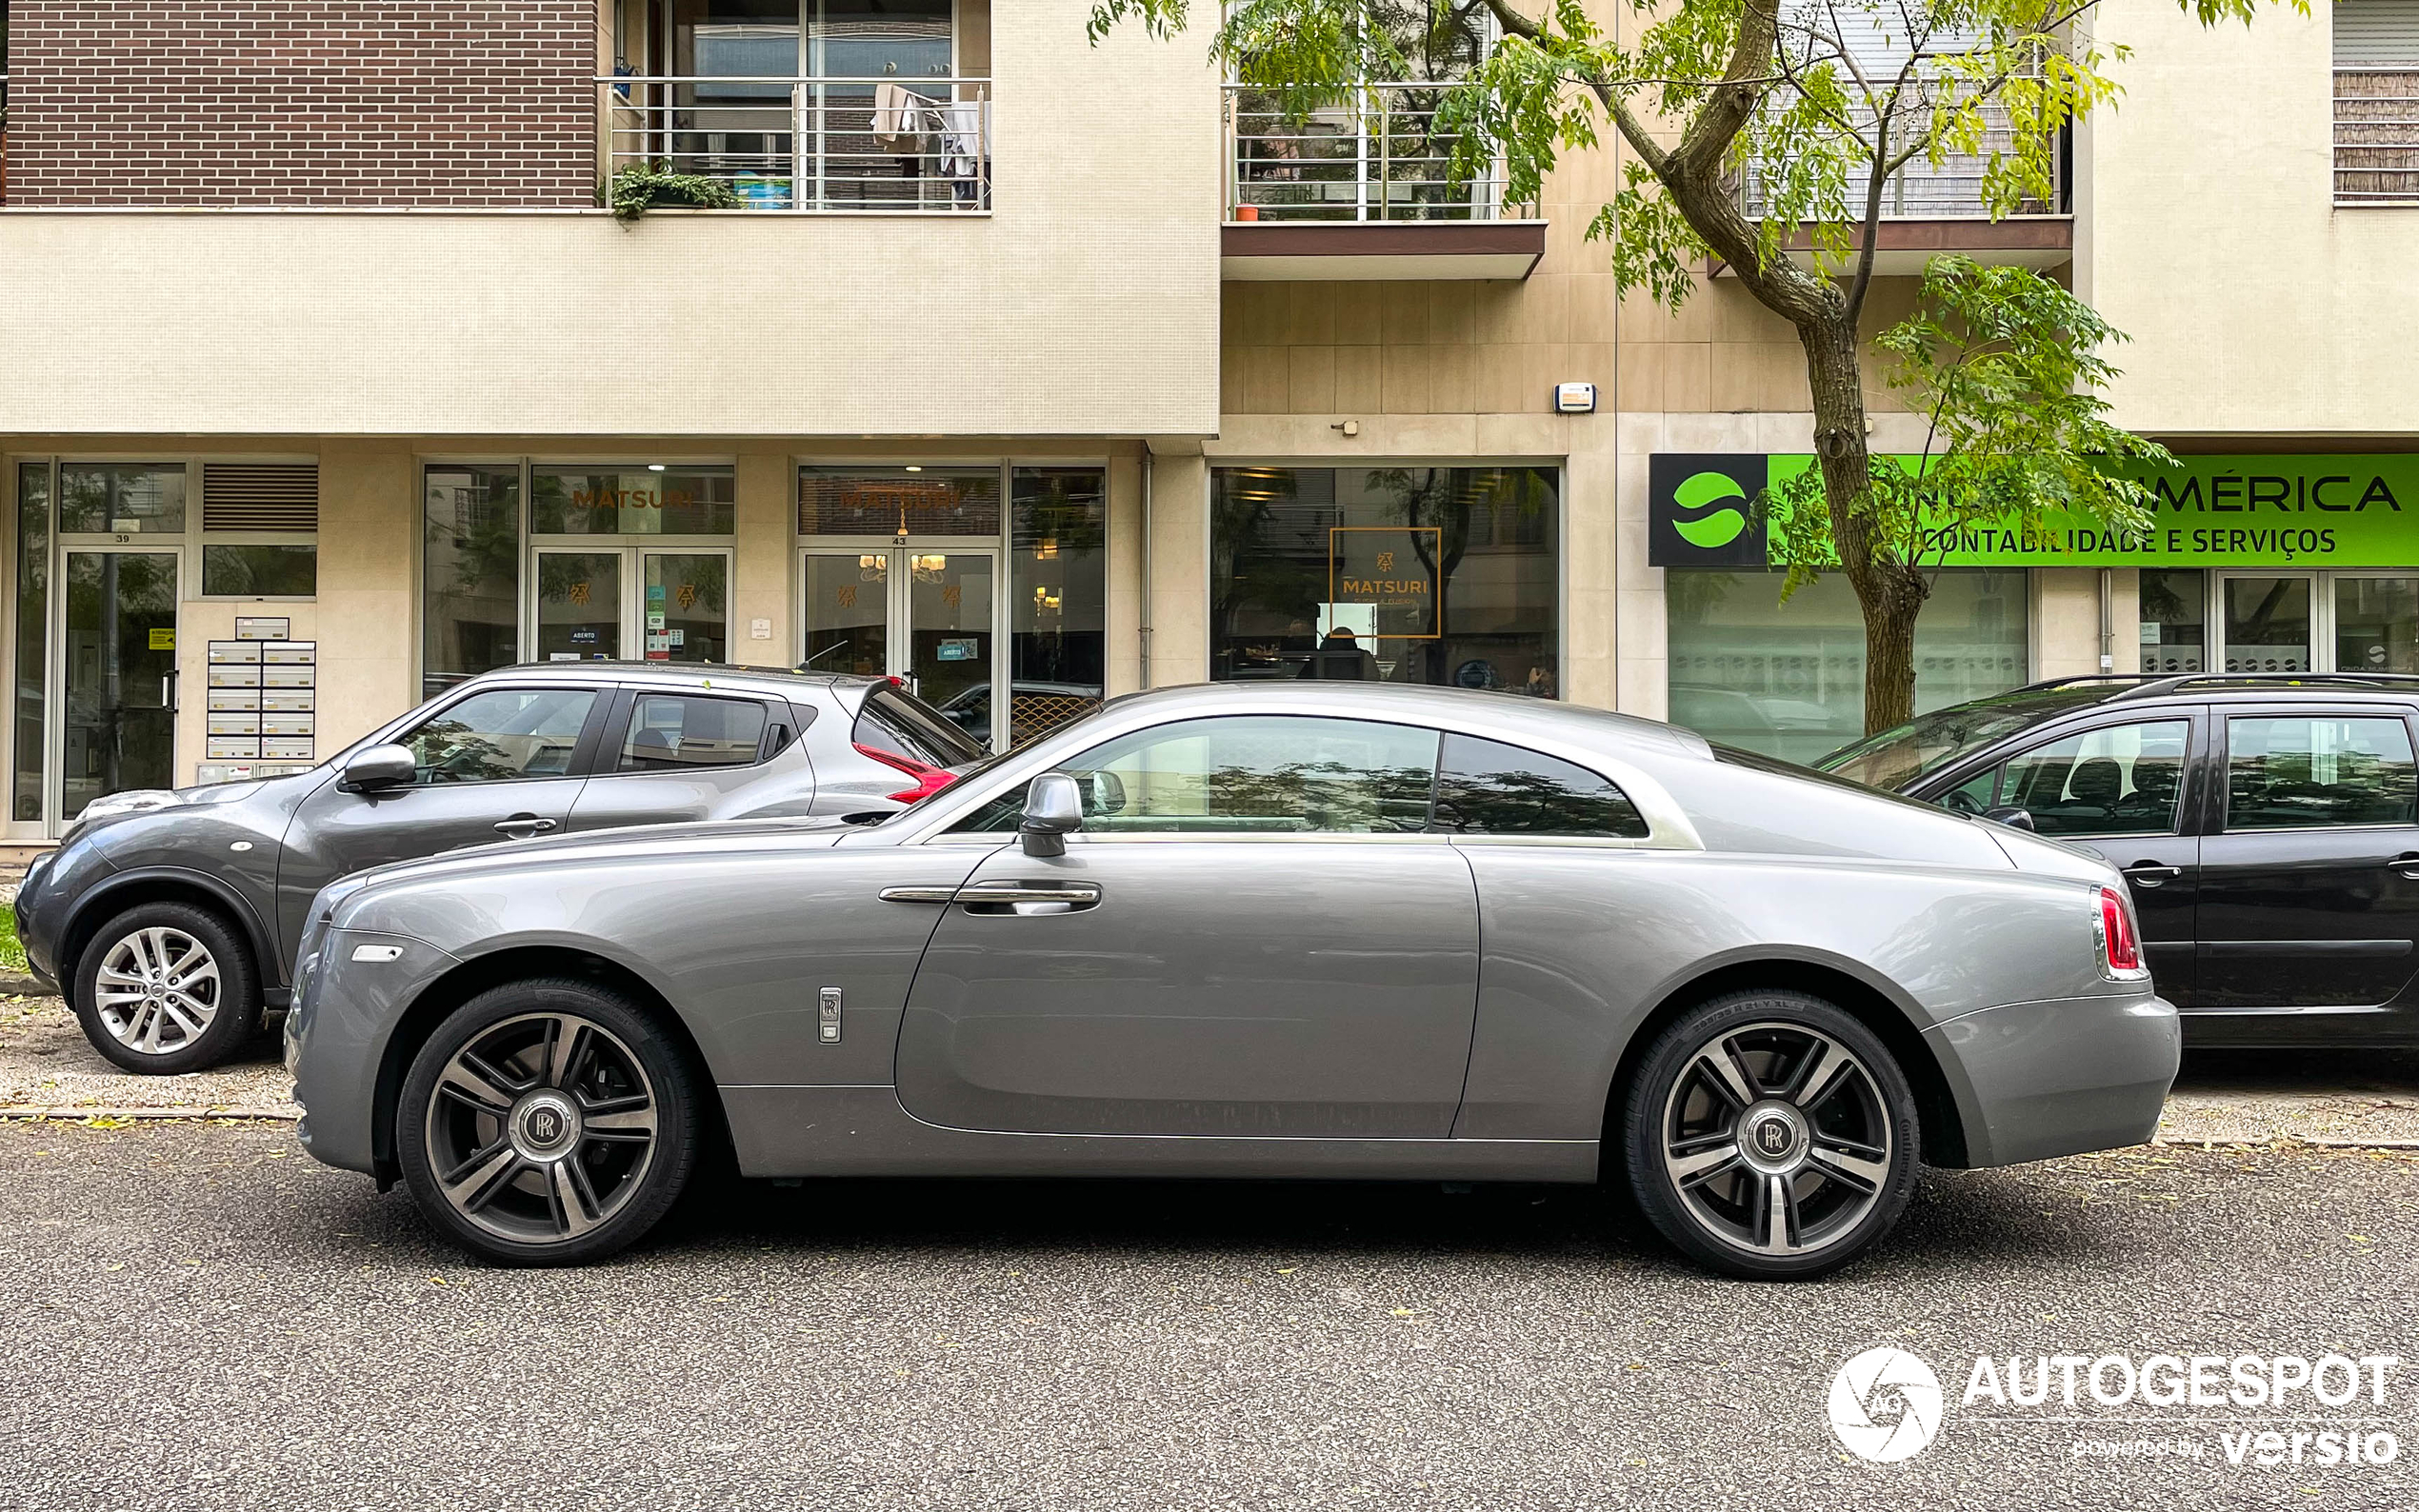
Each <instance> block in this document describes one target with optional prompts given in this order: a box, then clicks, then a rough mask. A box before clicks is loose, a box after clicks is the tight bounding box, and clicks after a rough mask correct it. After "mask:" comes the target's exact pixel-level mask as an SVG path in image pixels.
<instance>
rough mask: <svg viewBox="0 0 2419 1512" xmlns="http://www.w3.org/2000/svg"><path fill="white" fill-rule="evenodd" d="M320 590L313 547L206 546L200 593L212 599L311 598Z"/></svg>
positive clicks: (317, 563)
mask: <svg viewBox="0 0 2419 1512" xmlns="http://www.w3.org/2000/svg"><path fill="white" fill-rule="evenodd" d="M318 591H319V548H318V547H315V546H205V547H202V592H203V593H204V594H205V595H208V596H210V597H215V598H304V599H307V598H310V596H311V595H313V594H315V593H317V592H318Z"/></svg>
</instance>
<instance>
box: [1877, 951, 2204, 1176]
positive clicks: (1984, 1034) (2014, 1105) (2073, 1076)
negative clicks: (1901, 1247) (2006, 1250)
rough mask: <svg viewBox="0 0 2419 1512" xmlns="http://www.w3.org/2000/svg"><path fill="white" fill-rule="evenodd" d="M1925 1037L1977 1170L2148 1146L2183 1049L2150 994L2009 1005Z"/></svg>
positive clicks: (2175, 1028) (2167, 1009)
mask: <svg viewBox="0 0 2419 1512" xmlns="http://www.w3.org/2000/svg"><path fill="white" fill-rule="evenodd" d="M1924 1038H1925V1040H1926V1041H1927V1042H1929V1044H1930V1045H1931V1047H1932V1050H1933V1052H1934V1053H1935V1054H1936V1055H1938V1057H1939V1058H1940V1063H1941V1065H1942V1068H1943V1069H1944V1070H1945V1071H1947V1072H1948V1074H1949V1080H1950V1083H1951V1085H1952V1089H1953V1090H1954V1091H1955V1092H1956V1095H1957V1102H1958V1105H1959V1111H1960V1112H1961V1113H1963V1115H1964V1118H1965V1125H1966V1164H1968V1165H2012V1164H2015V1163H2017V1162H2019V1161H2038V1160H2048V1159H2049V1158H2050V1157H2051V1156H2055V1155H2075V1154H2080V1153H2082V1152H2083V1151H2085V1150H2105V1149H2117V1148H2121V1147H2123V1146H2125V1145H2128V1144H2143V1143H2145V1142H2146V1141H2148V1140H2149V1137H2150V1136H2151V1134H2152V1133H2153V1132H2155V1131H2156V1130H2157V1128H2158V1124H2159V1111H2160V1109H2161V1108H2162V1107H2163V1106H2164V1105H2165V1104H2166V1102H2167V1092H2168V1088H2169V1086H2170V1085H2171V1084H2173V1083H2174V1081H2175V1071H2176V1066H2177V1064H2178V1061H2179V1059H2180V1057H2181V1056H2182V1054H2183V1044H2184V1037H2183V1031H2182V1029H2181V1027H2180V1026H2179V1025H2178V1023H2177V1020H2176V1014H2175V1009H2174V1007H2173V1006H2171V1005H2169V1003H2168V1002H2167V1001H2166V1000H2165V999H2163V998H2159V997H2155V996H2152V995H2150V994H2149V993H2144V994H2143V995H2142V996H2139V997H2116V996H2111V997H2092V998H2054V999H2050V1000H2049V1001H2046V1002H2041V1003H2010V1004H2006V1005H2002V1006H1999V1007H1995V1008H1984V1009H1982V1010H1980V1011H1979V1012H1975V1013H1969V1014H1966V1015H1964V1016H1963V1017H1960V1018H1955V1019H1951V1020H1949V1022H1948V1023H1946V1024H1941V1025H1934V1026H1933V1027H1931V1028H1929V1029H1928V1030H1926V1031H1925V1033H1924Z"/></svg>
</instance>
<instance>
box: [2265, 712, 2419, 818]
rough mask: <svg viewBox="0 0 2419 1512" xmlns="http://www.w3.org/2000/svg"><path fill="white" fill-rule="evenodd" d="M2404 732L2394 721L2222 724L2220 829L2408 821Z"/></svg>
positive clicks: (2415, 788) (2413, 790)
mask: <svg viewBox="0 0 2419 1512" xmlns="http://www.w3.org/2000/svg"><path fill="white" fill-rule="evenodd" d="M2414 795H2419V782H2414V772H2413V764H2412V761H2411V750H2410V731H2409V728H2408V727H2407V726H2404V724H2403V722H2402V721H2400V720H2398V719H2308V718H2293V719H2256V718H2235V719H2229V720H2228V721H2227V722H2226V827H2227V828H2229V829H2307V828H2309V827H2311V826H2323V825H2408V824H2410V823H2412V822H2413V818H2414V815H2413V812H2412V809H2413V801H2414Z"/></svg>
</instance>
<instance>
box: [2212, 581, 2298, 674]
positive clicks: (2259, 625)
mask: <svg viewBox="0 0 2419 1512" xmlns="http://www.w3.org/2000/svg"><path fill="white" fill-rule="evenodd" d="M2219 589H2220V597H2221V599H2222V600H2223V602H2224V604H2225V607H2226V662H2225V666H2224V667H2223V668H2222V669H2223V670H2225V671H2229V672H2307V671H2309V669H2310V666H2311V663H2310V659H2309V652H2310V645H2311V642H2310V634H2309V578H2307V577H2229V578H2227V579H2225V580H2223V581H2222V582H2221V583H2220V584H2219Z"/></svg>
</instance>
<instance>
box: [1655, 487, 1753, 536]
mask: <svg viewBox="0 0 2419 1512" xmlns="http://www.w3.org/2000/svg"><path fill="white" fill-rule="evenodd" d="M1726 499H1737V500H1740V501H1741V502H1742V504H1744V502H1745V500H1746V499H1747V490H1746V489H1745V488H1742V487H1739V480H1738V479H1736V478H1733V477H1731V476H1730V475H1729V473H1727V472H1694V473H1690V474H1689V476H1688V477H1687V478H1685V479H1683V480H1681V483H1680V486H1679V487H1676V488H1674V489H1672V490H1671V502H1672V503H1673V504H1675V505H1677V506H1678V507H1679V509H1680V510H1685V511H1691V512H1693V511H1696V510H1701V509H1708V508H1711V507H1712V506H1714V505H1717V504H1720V503H1722V502H1723V501H1724V500H1726ZM1671 528H1673V529H1674V530H1677V531H1679V532H1680V539H1681V540H1683V541H1686V542H1688V543H1689V545H1690V546H1692V547H1696V548H1697V549H1698V550H1700V551H1711V550H1714V549H1716V548H1718V547H1726V546H1729V544H1730V543H1731V542H1733V541H1735V540H1737V539H1738V538H1739V532H1740V531H1741V530H1744V529H1746V528H1747V510H1746V509H1745V508H1744V507H1739V508H1729V509H1714V510H1713V512H1712V513H1710V514H1697V515H1695V517H1694V518H1690V517H1689V514H1687V513H1681V512H1677V511H1675V512H1674V513H1673V514H1672V516H1671Z"/></svg>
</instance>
